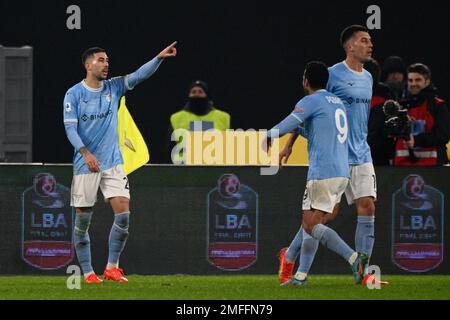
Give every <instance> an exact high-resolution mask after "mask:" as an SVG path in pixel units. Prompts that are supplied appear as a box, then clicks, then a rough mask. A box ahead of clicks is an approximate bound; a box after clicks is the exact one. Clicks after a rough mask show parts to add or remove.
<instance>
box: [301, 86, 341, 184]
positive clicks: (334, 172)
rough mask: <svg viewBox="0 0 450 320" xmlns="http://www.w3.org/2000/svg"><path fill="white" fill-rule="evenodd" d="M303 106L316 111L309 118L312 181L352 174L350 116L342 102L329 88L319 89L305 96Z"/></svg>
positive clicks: (306, 124) (306, 127)
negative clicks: (349, 141) (347, 114)
mask: <svg viewBox="0 0 450 320" xmlns="http://www.w3.org/2000/svg"><path fill="white" fill-rule="evenodd" d="M302 105H305V106H308V108H309V109H310V110H313V112H312V114H311V116H310V117H309V118H308V119H307V120H306V121H305V132H306V135H307V137H308V158H309V171H308V180H321V179H328V178H335V177H348V176H349V169H348V147H347V134H348V130H347V117H346V113H345V107H344V105H343V103H342V101H341V100H340V99H339V98H338V97H337V96H336V95H334V94H332V93H330V92H327V91H326V90H319V91H316V92H315V93H314V94H312V95H309V96H307V97H305V98H303V99H302V101H300V103H299V106H300V108H301V106H302ZM300 113H301V110H300Z"/></svg>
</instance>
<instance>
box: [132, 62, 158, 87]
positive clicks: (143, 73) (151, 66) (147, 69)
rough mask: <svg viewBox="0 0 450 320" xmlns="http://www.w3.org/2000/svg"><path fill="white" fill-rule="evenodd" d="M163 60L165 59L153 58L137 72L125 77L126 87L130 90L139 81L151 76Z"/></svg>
mask: <svg viewBox="0 0 450 320" xmlns="http://www.w3.org/2000/svg"><path fill="white" fill-rule="evenodd" d="M162 61H163V60H162V59H159V58H158V57H156V58H153V60H150V61H149V62H147V63H146V64H144V65H143V66H142V67H140V68H139V69H137V70H136V71H135V72H133V73H130V74H129V75H127V76H126V77H125V87H126V88H127V89H128V90H133V89H134V87H136V86H137V85H138V84H139V83H141V82H142V81H144V80H147V79H148V78H150V77H151V76H152V75H153V74H154V73H155V72H156V70H158V67H159V66H160V65H161V63H162Z"/></svg>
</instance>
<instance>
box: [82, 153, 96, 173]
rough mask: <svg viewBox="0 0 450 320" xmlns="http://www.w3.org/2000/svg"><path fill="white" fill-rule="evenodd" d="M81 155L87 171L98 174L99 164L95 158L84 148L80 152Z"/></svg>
mask: <svg viewBox="0 0 450 320" xmlns="http://www.w3.org/2000/svg"><path fill="white" fill-rule="evenodd" d="M80 153H81V155H82V156H83V158H84V162H86V165H87V167H88V168H89V171H91V172H100V162H98V160H97V158H96V157H95V156H94V155H93V154H92V153H90V152H89V150H88V149H86V148H85V147H83V148H81V150H80Z"/></svg>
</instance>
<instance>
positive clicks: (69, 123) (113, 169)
mask: <svg viewBox="0 0 450 320" xmlns="http://www.w3.org/2000/svg"><path fill="white" fill-rule="evenodd" d="M176 44H177V43H176V42H174V43H172V44H171V45H170V46H168V47H167V48H165V49H164V50H163V51H161V53H159V54H158V55H157V56H156V57H155V58H154V59H153V60H151V61H149V62H147V63H146V64H144V65H143V66H142V67H140V68H139V69H138V70H136V71H135V72H133V73H130V74H128V75H126V76H121V77H115V78H111V79H109V80H107V78H108V73H109V58H108V56H107V54H106V52H105V50H104V49H101V48H98V47H96V48H90V49H88V50H86V51H85V52H84V53H83V55H82V63H83V66H84V68H85V69H86V78H85V79H84V80H83V81H81V82H80V83H78V84H76V85H75V86H73V87H72V88H70V89H69V90H68V91H67V93H66V96H65V98H64V111H63V113H64V126H65V129H66V134H67V137H68V139H69V141H70V143H71V144H72V145H73V147H74V148H75V152H74V157H73V172H74V177H73V180H72V188H71V205H72V206H73V207H75V208H76V218H75V230H74V245H75V250H76V253H77V257H78V261H79V263H80V265H81V268H82V270H83V273H84V276H85V282H86V283H101V282H102V280H101V279H100V278H99V277H97V275H96V274H95V272H94V270H93V268H92V265H91V248H90V238H89V233H88V230H89V225H90V223H91V218H92V214H93V206H94V204H95V202H96V200H97V199H96V198H97V191H98V188H99V187H100V189H101V191H102V193H103V196H104V198H105V200H106V201H109V202H110V204H111V207H112V209H113V211H114V214H115V217H114V223H113V226H112V228H111V232H110V235H109V256H108V263H107V266H106V269H105V272H104V278H105V279H106V280H112V281H116V282H128V280H127V279H126V278H125V277H124V274H123V270H122V269H120V268H119V257H120V254H121V253H122V251H123V249H124V247H125V244H126V241H127V238H128V226H129V220H130V205H129V202H130V190H129V184H128V178H127V177H126V175H125V172H124V169H123V159H122V154H121V151H120V148H119V139H118V134H117V111H118V106H119V101H120V98H121V97H122V96H123V95H124V94H125V93H126V92H127V91H128V90H132V89H133V88H134V87H136V85H138V84H139V83H141V82H142V81H144V80H146V79H148V78H149V77H150V76H151V75H152V74H153V73H154V72H155V71H156V70H157V69H158V67H159V65H160V64H161V63H162V61H163V60H164V59H166V58H171V57H175V56H176V55H177V49H176Z"/></svg>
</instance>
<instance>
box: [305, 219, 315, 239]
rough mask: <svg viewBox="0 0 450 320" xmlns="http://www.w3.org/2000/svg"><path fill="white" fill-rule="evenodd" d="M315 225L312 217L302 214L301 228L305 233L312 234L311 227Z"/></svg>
mask: <svg viewBox="0 0 450 320" xmlns="http://www.w3.org/2000/svg"><path fill="white" fill-rule="evenodd" d="M315 225H316V224H315V222H314V219H313V217H311V216H309V215H304V216H303V223H302V226H303V229H304V230H305V232H306V233H307V234H309V235H311V234H312V230H313V228H314V226H315Z"/></svg>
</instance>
